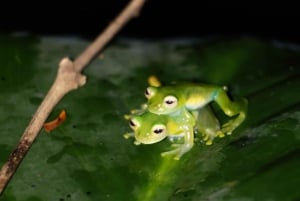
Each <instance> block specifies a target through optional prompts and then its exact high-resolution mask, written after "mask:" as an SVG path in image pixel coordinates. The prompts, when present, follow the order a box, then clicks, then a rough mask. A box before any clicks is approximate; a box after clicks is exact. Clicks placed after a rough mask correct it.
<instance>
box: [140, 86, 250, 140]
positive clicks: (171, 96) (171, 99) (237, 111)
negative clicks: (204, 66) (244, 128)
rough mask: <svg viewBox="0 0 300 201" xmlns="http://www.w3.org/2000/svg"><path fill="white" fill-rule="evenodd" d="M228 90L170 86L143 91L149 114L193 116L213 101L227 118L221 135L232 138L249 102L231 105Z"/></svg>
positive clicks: (238, 101)
mask: <svg viewBox="0 0 300 201" xmlns="http://www.w3.org/2000/svg"><path fill="white" fill-rule="evenodd" d="M226 90H227V88H226V87H221V86H217V85H209V84H172V85H169V86H160V85H156V86H154V85H152V84H151V83H150V86H149V87H148V88H147V89H146V91H145V96H146V98H147V99H148V103H147V106H148V110H149V111H150V112H151V113H154V114H158V115H168V116H180V115H181V112H182V110H188V111H190V112H194V111H197V110H199V109H200V108H203V107H205V106H207V105H208V104H209V103H211V102H212V101H215V102H216V103H217V104H218V105H219V106H220V108H221V109H222V111H223V112H224V113H225V114H226V115H227V116H229V117H233V118H231V120H229V121H228V122H227V123H225V124H224V125H222V132H223V133H226V134H229V135H230V134H231V133H232V131H233V130H234V129H236V128H237V127H238V126H239V125H240V124H241V123H242V122H243V121H244V119H245V117H246V114H247V107H248V101H247V100H246V99H245V98H240V99H239V100H237V101H231V100H230V98H229V97H228V95H227V93H226Z"/></svg>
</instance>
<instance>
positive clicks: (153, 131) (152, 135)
mask: <svg viewBox="0 0 300 201" xmlns="http://www.w3.org/2000/svg"><path fill="white" fill-rule="evenodd" d="M129 126H130V127H131V129H132V130H133V131H134V136H135V139H136V141H137V142H138V143H142V144H153V143H156V142H159V141H162V140H163V139H164V138H166V137H167V135H168V132H167V128H166V123H165V117H164V116H160V115H156V114H153V113H150V112H145V113H143V114H140V115H135V116H133V117H132V118H131V119H130V120H129Z"/></svg>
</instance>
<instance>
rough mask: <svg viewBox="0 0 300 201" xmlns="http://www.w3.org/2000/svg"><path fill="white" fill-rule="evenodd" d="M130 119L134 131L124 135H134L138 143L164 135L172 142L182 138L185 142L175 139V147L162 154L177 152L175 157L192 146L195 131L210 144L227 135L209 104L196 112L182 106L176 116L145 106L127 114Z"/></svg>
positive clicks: (174, 153)
mask: <svg viewBox="0 0 300 201" xmlns="http://www.w3.org/2000/svg"><path fill="white" fill-rule="evenodd" d="M127 119H129V120H130V122H129V125H130V127H131V128H132V130H133V131H134V132H132V133H127V134H125V135H124V137H125V138H129V137H135V140H136V141H135V144H136V145H139V144H153V143H157V142H160V141H162V140H163V139H165V138H169V140H170V141H171V142H174V141H176V142H178V139H182V140H183V143H182V144H180V143H174V144H173V145H172V147H175V148H174V149H172V150H170V151H167V152H163V153H162V154H161V155H162V156H167V155H175V157H174V159H177V160H178V159H180V157H181V156H182V155H183V154H185V153H186V152H188V151H189V150H190V149H191V148H192V147H193V145H194V133H195V132H197V133H198V132H199V133H201V134H202V136H203V138H204V141H206V144H207V145H210V144H211V143H212V140H213V139H214V138H215V137H217V136H218V137H223V136H224V134H223V133H222V132H221V131H220V124H219V121H218V120H217V119H216V117H215V116H214V114H213V113H212V111H211V110H210V108H209V107H204V108H201V109H200V110H199V111H197V112H194V113H193V114H192V113H190V112H188V111H187V110H181V113H180V115H176V116H169V115H157V114H154V113H151V112H149V111H147V110H146V109H145V110H144V111H142V110H140V111H139V113H135V112H134V113H133V114H131V115H128V116H127ZM175 139H177V140H175Z"/></svg>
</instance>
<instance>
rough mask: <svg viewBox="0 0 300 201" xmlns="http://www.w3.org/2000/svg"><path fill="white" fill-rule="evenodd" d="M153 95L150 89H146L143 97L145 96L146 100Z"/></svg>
mask: <svg viewBox="0 0 300 201" xmlns="http://www.w3.org/2000/svg"><path fill="white" fill-rule="evenodd" d="M153 94H154V91H153V90H152V89H151V88H150V87H148V88H147V89H146V90H145V96H146V98H148V99H149V98H151V97H152V96H153Z"/></svg>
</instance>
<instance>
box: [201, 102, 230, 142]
mask: <svg viewBox="0 0 300 201" xmlns="http://www.w3.org/2000/svg"><path fill="white" fill-rule="evenodd" d="M196 130H198V131H199V132H200V133H202V136H203V140H204V142H205V144H206V145H211V144H212V143H213V140H214V139H215V138H216V137H224V133H223V132H222V131H221V126H220V122H219V120H218V119H217V118H216V116H215V114H214V113H213V111H212V110H211V108H210V106H205V107H203V108H200V109H199V115H198V118H197V124H196Z"/></svg>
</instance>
